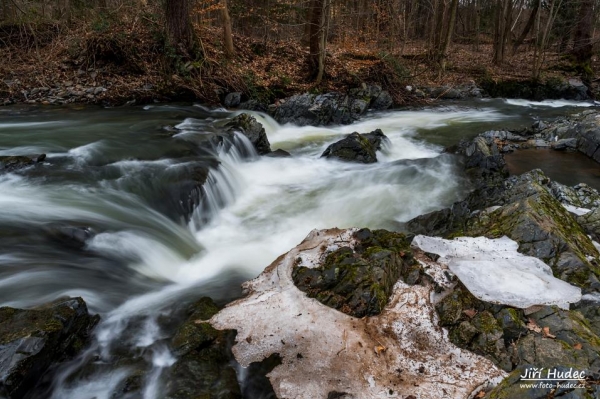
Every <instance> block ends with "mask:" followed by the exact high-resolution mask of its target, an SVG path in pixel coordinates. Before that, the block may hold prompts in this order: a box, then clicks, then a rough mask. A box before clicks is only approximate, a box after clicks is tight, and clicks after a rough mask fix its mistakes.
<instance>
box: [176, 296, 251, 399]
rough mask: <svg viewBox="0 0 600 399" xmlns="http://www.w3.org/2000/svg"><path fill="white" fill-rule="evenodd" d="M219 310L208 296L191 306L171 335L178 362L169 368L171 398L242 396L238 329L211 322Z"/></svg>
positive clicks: (225, 397)
mask: <svg viewBox="0 0 600 399" xmlns="http://www.w3.org/2000/svg"><path fill="white" fill-rule="evenodd" d="M218 311H219V308H218V306H217V305H216V304H215V303H214V302H213V301H212V299H210V298H208V297H204V298H201V299H200V300H198V301H197V302H195V303H194V304H192V305H191V306H190V307H189V309H188V315H189V316H188V318H187V319H186V321H185V322H183V324H181V326H180V327H179V328H178V329H177V331H176V333H175V335H174V337H173V338H172V339H171V347H172V349H173V353H174V354H176V355H177V356H178V359H177V362H175V364H174V365H173V366H172V367H171V369H170V370H169V373H170V375H169V378H168V382H167V384H166V392H167V393H168V395H167V396H166V397H167V398H169V399H192V398H204V397H206V398H213V399H214V398H218V399H234V398H241V390H240V386H239V384H238V382H237V377H236V373H235V370H234V369H233V367H232V366H231V364H232V359H233V355H232V354H231V346H232V343H233V341H234V340H235V335H236V333H235V331H219V330H216V329H215V328H213V327H212V326H211V325H210V324H209V323H208V321H207V320H208V319H210V318H211V317H212V316H213V315H215V314H216V313H217V312H218Z"/></svg>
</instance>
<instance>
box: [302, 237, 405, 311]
mask: <svg viewBox="0 0 600 399" xmlns="http://www.w3.org/2000/svg"><path fill="white" fill-rule="evenodd" d="M355 238H356V239H357V240H358V242H357V244H356V246H355V248H354V249H352V248H350V247H346V246H342V247H341V248H339V249H337V250H335V251H332V252H331V253H329V254H328V255H327V257H326V258H325V260H324V262H323V263H322V264H321V265H320V266H319V267H316V268H308V267H296V268H294V269H293V272H292V277H293V279H294V283H295V284H296V286H297V287H298V288H299V289H300V290H301V291H304V292H306V294H307V295H308V296H309V297H311V298H316V299H317V300H318V301H319V302H321V303H323V304H324V305H327V306H330V307H332V308H334V309H338V310H340V311H341V312H343V313H346V314H349V315H351V316H354V317H364V316H374V315H377V314H379V313H381V311H382V310H383V308H384V307H385V305H386V304H387V301H388V298H389V297H390V294H391V292H392V288H393V286H394V284H395V283H396V281H397V280H398V278H399V277H400V276H401V275H406V276H408V275H409V274H410V271H412V270H413V269H414V264H415V262H414V259H413V258H412V256H411V254H410V251H409V243H408V242H407V241H406V237H405V236H404V235H403V234H399V233H390V232H387V231H385V230H375V231H370V230H368V229H362V230H360V231H358V232H357V233H356V235H355Z"/></svg>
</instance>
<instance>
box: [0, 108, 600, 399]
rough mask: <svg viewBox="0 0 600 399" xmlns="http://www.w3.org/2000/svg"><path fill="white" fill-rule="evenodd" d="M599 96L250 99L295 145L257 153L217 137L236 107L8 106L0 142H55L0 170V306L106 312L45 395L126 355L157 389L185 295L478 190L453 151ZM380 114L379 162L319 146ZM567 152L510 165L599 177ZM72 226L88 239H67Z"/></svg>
mask: <svg viewBox="0 0 600 399" xmlns="http://www.w3.org/2000/svg"><path fill="white" fill-rule="evenodd" d="M590 106H593V104H587V103H581V104H576V103H571V102H564V101H549V102H543V103H534V102H529V101H522V100H480V101H476V102H464V103H462V102H461V103H457V104H452V105H445V106H441V107H431V108H423V109H418V110H417V109H412V110H393V111H387V112H381V113H373V114H368V115H367V116H366V117H364V118H363V119H362V120H360V121H359V122H356V123H355V124H353V125H350V126H334V127H296V126H292V125H284V126H281V125H279V124H278V123H277V122H275V121H274V120H273V119H272V118H270V117H268V116H266V115H263V114H258V113H253V115H254V116H255V117H256V118H257V120H258V121H259V122H261V123H262V124H263V126H264V127H265V129H266V132H267V135H268V138H269V141H270V143H271V148H272V149H283V150H286V151H288V152H290V153H291V154H292V157H290V158H274V157H273V158H271V157H258V156H257V155H256V153H255V152H254V150H253V148H252V146H251V144H250V143H249V142H248V140H247V139H246V138H245V137H244V136H242V135H236V136H235V138H234V140H232V141H231V142H225V141H215V140H212V138H214V137H216V136H218V135H219V134H220V133H221V132H223V129H224V125H225V124H226V123H227V121H229V120H230V119H231V118H232V117H233V116H235V115H236V113H230V112H227V111H225V110H212V111H211V110H208V109H206V108H204V107H201V106H189V105H175V104H172V105H149V106H145V107H130V108H114V109H101V108H91V107H70V108H46V107H43V108H30V107H21V106H14V107H5V108H0V155H29V154H39V153H46V154H47V158H46V160H45V161H44V162H43V164H41V165H36V166H33V167H29V168H26V169H21V170H17V171H14V172H11V173H4V174H0V236H1V237H2V240H0V306H12V307H17V308H27V307H32V306H36V305H39V304H42V303H46V302H49V301H52V300H54V299H56V298H59V297H64V296H81V297H83V298H84V300H85V301H86V302H87V304H88V307H89V308H90V311H91V312H93V313H98V314H100V316H101V318H102V320H101V322H100V324H99V325H98V326H97V327H96V329H95V333H94V334H95V335H94V338H93V344H92V346H91V347H90V348H89V349H87V350H85V351H84V352H83V353H82V354H81V355H80V356H79V357H78V358H76V359H74V360H73V361H71V362H69V363H67V364H65V365H63V366H62V367H61V369H60V370H58V371H57V373H56V374H55V378H54V380H53V381H51V382H49V383H48V384H47V386H46V387H45V390H46V391H45V392H44V393H43V394H40V397H43V395H45V396H46V397H51V398H55V399H59V398H75V399H92V398H95V399H109V398H111V397H113V396H112V395H113V392H114V390H115V389H116V387H117V386H118V385H119V383H121V382H122V381H123V380H124V379H125V378H127V377H128V376H129V375H130V374H131V373H132V372H133V370H134V369H135V367H136V366H135V364H133V365H132V364H123V362H121V361H120V359H121V358H122V357H123V356H124V355H123V354H126V355H127V357H130V358H139V359H141V360H140V362H143V363H144V364H146V365H148V366H145V367H150V370H149V372H148V374H147V375H148V376H149V377H148V378H146V379H145V380H144V382H143V388H142V392H143V397H144V399H154V398H161V397H162V394H161V392H163V381H162V379H161V375H164V372H165V370H167V369H168V367H169V366H170V365H172V364H173V363H174V361H175V357H174V356H173V354H171V353H170V352H169V349H168V346H167V345H166V343H165V341H166V339H167V338H169V337H170V335H171V334H172V333H173V331H172V329H170V326H171V325H173V324H174V323H173V322H172V321H168V322H165V320H168V319H169V318H176V315H177V312H180V311H181V309H183V308H184V307H185V306H186V305H187V304H189V303H191V302H193V301H194V300H197V299H199V298H200V297H202V296H210V297H212V298H213V299H215V300H216V301H217V302H218V303H220V304H225V303H227V302H228V301H231V300H233V299H235V298H239V297H240V295H241V290H240V288H239V287H240V284H241V282H243V281H246V280H248V279H251V278H253V277H255V276H257V275H258V274H259V273H260V272H261V271H262V270H263V269H264V268H265V267H266V266H267V265H269V264H270V263H271V262H272V261H273V260H275V259H276V258H277V257H278V256H279V255H281V254H283V253H285V252H287V251H288V250H289V249H291V248H292V247H294V246H296V245H297V244H298V243H300V241H302V239H303V238H304V237H305V236H306V235H307V234H308V233H309V232H310V231H311V230H313V229H321V228H331V227H339V228H348V227H369V228H384V229H392V230H393V229H397V228H399V226H400V225H401V223H402V222H405V221H407V220H409V219H411V218H413V217H415V216H418V215H420V214H423V213H426V212H430V211H433V210H437V209H441V208H444V207H447V206H449V205H451V204H452V203H453V202H454V201H457V200H459V199H461V198H462V197H463V196H464V195H465V193H466V192H467V191H468V189H469V188H468V186H467V183H466V180H465V179H464V178H463V176H462V175H461V173H460V169H459V165H458V163H457V160H456V159H455V157H454V156H452V155H450V154H445V153H443V150H444V147H446V146H449V145H452V144H456V143H457V142H458V141H459V140H460V139H462V138H467V137H471V136H474V135H475V134H477V133H480V132H483V131H485V130H491V129H493V130H499V129H502V128H511V129H514V128H523V127H527V126H530V125H531V124H532V122H533V121H534V120H535V119H536V118H542V119H551V118H554V117H558V116H563V115H566V114H567V113H569V112H575V111H576V110H581V109H583V108H582V107H590ZM377 128H379V129H382V130H383V132H384V133H385V134H386V135H387V136H388V138H389V139H390V142H389V144H388V145H387V146H386V147H385V148H384V149H383V151H381V152H380V153H378V160H379V162H378V163H376V164H371V165H363V164H349V163H341V162H336V161H331V160H325V159H321V158H319V157H320V154H321V153H322V152H323V151H324V149H325V148H326V147H327V146H328V145H329V144H331V143H333V142H335V141H337V140H339V139H341V138H342V137H344V136H345V135H346V134H349V133H351V132H354V131H358V132H361V133H366V132H370V131H372V130H375V129H377ZM215 143H216V144H215ZM524 153H526V152H525V151H524ZM538 154H541V153H538ZM565 155H566V156H568V157H569V160H568V167H569V168H572V170H573V171H575V170H578V171H579V173H572V172H570V171H569V170H567V171H565V170H563V165H564V164H565V163H564V162H563V161H561V159H562V158H557V156H554V155H553V154H552V153H551V152H550V151H548V152H547V153H544V155H539V156H538V155H527V156H521V158H520V159H519V157H518V156H515V155H511V157H512V158H511V159H512V161H510V162H509V165H511V167H512V168H513V169H512V170H513V171H514V172H515V173H521V172H523V171H526V170H529V169H531V168H532V167H540V168H542V169H544V170H545V172H546V173H547V174H548V175H549V176H550V177H551V178H553V179H556V180H557V181H559V182H561V183H564V184H569V185H573V184H576V183H579V182H580V181H584V182H586V183H588V184H590V185H592V186H593V187H595V188H600V175H599V173H598V168H597V167H596V168H594V165H592V164H590V163H589V161H588V160H587V158H585V157H584V156H582V155H578V154H560V155H559V156H565ZM201 168H209V170H210V172H209V176H208V181H207V183H206V184H205V185H204V187H203V195H202V200H201V204H200V205H199V206H198V207H197V208H196V209H195V210H193V213H192V214H191V215H190V217H189V220H187V219H186V218H185V217H183V216H182V212H181V206H182V205H181V201H180V191H181V189H182V187H185V186H182V185H180V184H178V182H182V181H184V179H183V178H182V176H189V175H190V174H194V173H197V170H199V169H201ZM182 184H183V183H182ZM65 231H67V232H75V234H77V235H78V236H82V237H83V238H82V240H81V242H75V243H73V242H69V241H65V239H64V232H65ZM134 363H135V362H134ZM242 374H243V373H242ZM240 378H241V377H240ZM242 383H243V381H242Z"/></svg>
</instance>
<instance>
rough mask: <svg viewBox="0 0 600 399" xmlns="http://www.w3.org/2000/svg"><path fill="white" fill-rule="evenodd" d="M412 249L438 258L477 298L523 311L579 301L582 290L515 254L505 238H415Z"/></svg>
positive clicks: (541, 264) (513, 244) (565, 306)
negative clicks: (417, 249) (531, 307)
mask: <svg viewBox="0 0 600 399" xmlns="http://www.w3.org/2000/svg"><path fill="white" fill-rule="evenodd" d="M412 246H413V247H417V248H420V249H421V250H423V251H425V252H431V253H434V254H437V255H439V256H440V258H439V259H438V260H437V262H439V263H441V264H443V265H447V266H448V268H449V269H450V270H451V271H452V272H453V273H454V274H455V275H456V276H457V277H458V278H459V279H460V281H462V283H463V284H464V285H465V287H467V289H468V290H469V291H470V292H471V293H472V294H473V295H474V296H475V297H477V298H479V299H481V300H483V301H486V302H492V303H498V304H504V305H509V306H513V307H516V308H521V309H525V308H528V307H530V306H533V305H557V306H559V307H561V308H563V309H569V304H570V303H574V302H578V301H579V300H580V299H581V290H580V289H579V288H577V287H574V286H572V285H570V284H568V283H566V282H565V281H562V280H559V279H557V278H555V277H554V276H553V275H552V269H551V268H550V266H548V265H546V264H545V263H544V262H542V261H541V260H539V259H537V258H534V257H532V256H525V255H523V254H520V253H519V252H517V249H518V247H519V244H518V243H517V242H515V241H513V240H511V239H510V238H508V237H506V236H505V237H502V238H497V239H493V240H492V239H488V238H485V237H475V238H472V237H459V238H456V239H454V240H445V239H442V238H438V237H427V236H423V235H418V236H416V237H415V238H414V239H413V242H412Z"/></svg>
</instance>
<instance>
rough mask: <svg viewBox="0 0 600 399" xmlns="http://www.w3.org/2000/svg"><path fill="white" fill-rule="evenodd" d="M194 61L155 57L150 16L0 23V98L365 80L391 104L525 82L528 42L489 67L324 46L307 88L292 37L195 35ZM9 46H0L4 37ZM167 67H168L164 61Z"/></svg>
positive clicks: (372, 48) (275, 94)
mask: <svg viewBox="0 0 600 399" xmlns="http://www.w3.org/2000/svg"><path fill="white" fill-rule="evenodd" d="M199 33H201V35H200V36H201V37H202V48H203V50H204V54H205V56H204V58H203V59H202V60H199V61H194V62H190V61H187V62H184V61H182V60H180V59H178V58H177V56H176V55H174V54H168V53H167V54H165V52H164V46H162V45H161V37H160V27H159V26H158V23H157V22H156V21H151V20H148V21H143V23H137V24H136V23H133V24H122V25H120V26H114V25H113V26H110V27H109V28H106V27H105V28H103V27H101V26H100V27H94V29H90V27H89V26H81V27H80V28H77V27H75V28H71V29H69V30H68V31H60V30H59V29H57V28H56V27H53V26H52V25H48V26H41V27H38V28H37V29H36V31H35V32H34V31H33V30H31V31H28V30H26V29H23V28H22V27H21V28H17V27H13V28H10V27H3V28H2V29H0V52H2V63H1V64H0V78H1V80H0V104H11V103H23V102H25V103H32V104H33V103H42V104H65V103H73V102H77V103H81V102H84V103H98V104H104V105H118V104H123V103H126V102H130V103H131V102H132V100H135V102H136V103H147V102H152V101H157V100H158V101H178V100H198V101H201V102H204V103H208V104H218V103H219V102H220V101H222V99H223V97H224V95H225V94H227V93H229V92H242V93H243V98H244V99H251V98H252V99H256V100H259V101H261V102H265V103H271V102H274V101H276V100H277V99H280V98H284V97H286V96H289V95H292V94H296V93H301V92H313V93H319V92H326V91H332V90H337V91H344V90H346V89H349V88H352V87H357V86H359V85H360V84H362V83H363V82H364V83H375V84H379V85H381V86H382V87H383V88H384V89H387V90H388V91H390V93H391V94H392V96H393V97H394V100H395V102H396V103H397V104H407V103H411V102H414V101H415V99H414V98H413V97H411V96H410V95H409V93H408V92H407V91H406V89H405V87H406V86H407V85H411V86H416V87H422V86H428V87H431V86H442V85H449V86H452V85H458V84H464V83H468V82H470V81H475V82H480V81H481V80H483V79H488V80H490V79H491V80H516V81H527V80H530V79H531V76H532V72H531V65H533V56H534V53H533V49H532V48H531V47H530V46H528V45H523V46H522V47H521V49H520V51H519V52H518V53H517V54H516V55H515V56H511V57H508V59H507V61H506V62H505V63H504V64H502V65H499V66H497V65H493V64H492V44H491V42H490V40H487V41H486V40H485V38H484V40H482V43H481V44H480V46H479V47H478V48H475V46H474V45H472V44H459V43H454V44H452V47H451V51H450V54H449V58H448V64H447V68H446V72H445V73H443V74H440V73H439V70H438V68H437V66H436V64H435V63H433V62H431V61H430V60H429V59H428V57H427V52H426V47H425V43H419V42H414V43H407V44H406V45H405V46H404V48H403V53H402V54H397V53H393V52H385V51H381V50H379V49H377V46H376V45H374V44H369V43H359V42H352V43H335V42H334V43H329V44H328V47H327V58H326V73H325V77H324V80H323V82H322V83H321V84H320V85H319V86H315V85H314V83H313V82H312V81H311V79H310V76H309V73H308V64H307V58H308V48H307V46H303V45H301V44H300V43H299V42H298V41H287V42H273V41H271V42H263V41H260V40H253V39H251V38H247V37H238V36H236V37H234V43H235V50H236V54H235V56H234V57H233V58H231V59H227V58H226V57H225V54H224V53H223V51H222V46H221V31H220V30H218V29H211V28H204V29H203V30H202V31H201V32H199ZM9 43H10V44H9ZM173 65H175V67H173ZM572 76H574V73H573V72H572V71H570V70H569V62H568V61H567V60H566V59H565V57H561V56H560V55H559V54H556V53H548V54H547V55H546V57H545V61H544V67H543V71H542V79H548V78H555V77H560V78H569V77H572Z"/></svg>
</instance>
